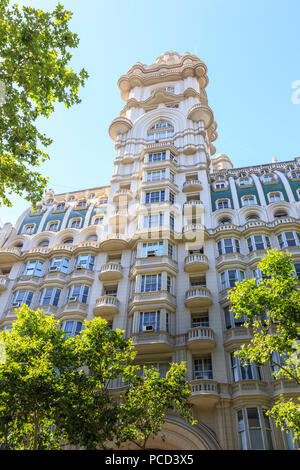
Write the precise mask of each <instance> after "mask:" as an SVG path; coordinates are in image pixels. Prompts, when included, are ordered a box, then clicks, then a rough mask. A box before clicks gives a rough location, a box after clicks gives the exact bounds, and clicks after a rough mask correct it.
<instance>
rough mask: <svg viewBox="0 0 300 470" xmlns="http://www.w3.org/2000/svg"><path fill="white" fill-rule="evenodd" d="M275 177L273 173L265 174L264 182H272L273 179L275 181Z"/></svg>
mask: <svg viewBox="0 0 300 470" xmlns="http://www.w3.org/2000/svg"><path fill="white" fill-rule="evenodd" d="M275 179H276V178H275V177H274V176H273V175H265V176H264V177H263V182H264V183H271V182H272V181H275Z"/></svg>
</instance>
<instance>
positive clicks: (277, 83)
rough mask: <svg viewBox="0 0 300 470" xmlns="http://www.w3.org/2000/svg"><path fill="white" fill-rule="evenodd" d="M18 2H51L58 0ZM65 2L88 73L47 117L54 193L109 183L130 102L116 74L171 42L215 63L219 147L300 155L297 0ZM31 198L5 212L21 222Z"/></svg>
mask: <svg viewBox="0 0 300 470" xmlns="http://www.w3.org/2000/svg"><path fill="white" fill-rule="evenodd" d="M12 3H14V2H12ZM17 3H18V4H19V5H23V4H24V5H30V6H32V7H36V8H42V9H44V10H52V9H54V8H55V5H56V4H57V1H56V0H19V1H18V2H17ZM61 3H62V4H63V5H64V6H65V7H66V8H67V9H69V10H71V11H73V18H72V21H71V29H72V30H73V31H74V32H76V33H77V34H78V35H79V37H80V44H79V47H78V49H77V50H75V51H74V53H73V58H72V63H71V65H72V66H73V68H74V70H77V71H78V70H79V69H80V68H81V67H84V68H85V69H86V70H87V71H88V72H89V74H90V78H89V80H88V82H87V84H86V87H85V88H84V89H82V90H81V92H80V96H81V98H82V103H81V104H80V105H77V106H74V107H73V108H71V109H69V110H67V109H65V108H64V107H63V106H57V108H56V111H55V113H54V114H53V115H52V116H51V117H50V118H49V119H48V120H43V121H41V122H40V129H41V130H43V131H44V132H45V133H46V134H47V135H48V136H49V137H51V138H52V139H53V140H54V143H53V144H52V145H51V147H48V153H49V154H50V157H51V159H50V161H49V162H47V163H45V164H43V167H42V169H41V171H42V174H43V175H47V176H49V178H50V180H49V188H53V189H54V190H55V192H56V193H62V192H67V191H74V190H77V189H85V188H92V187H97V186H104V185H108V184H109V183H110V179H111V176H112V172H113V160H114V157H115V150H114V142H113V141H112V140H111V139H110V137H109V135H108V127H109V125H110V123H111V121H112V119H114V118H115V117H116V116H118V115H119V112H120V110H121V109H122V108H123V106H124V102H123V101H122V100H121V97H120V93H119V89H118V87H117V81H118V78H119V77H120V76H121V75H122V74H124V73H126V72H127V70H128V69H129V68H130V67H131V66H132V65H133V64H134V63H136V62H142V63H145V64H150V63H153V62H154V60H155V58H156V57H157V56H158V55H159V54H161V53H162V52H165V51H168V50H176V51H178V52H179V53H180V54H183V53H184V52H187V51H188V52H190V53H192V54H196V55H198V56H199V57H200V58H201V59H202V60H203V61H204V62H205V63H206V65H207V67H208V77H209V84H208V87H207V88H206V91H207V94H208V100H209V104H210V106H211V108H212V109H213V111H214V115H215V120H216V122H217V124H218V129H217V131H218V139H217V140H216V141H215V142H214V145H215V146H216V149H217V152H216V153H225V154H227V155H228V156H229V157H230V158H231V160H232V162H233V164H234V166H236V167H240V166H247V165H252V164H260V163H268V162H270V161H271V159H272V157H277V158H278V161H285V160H290V159H293V158H294V157H296V156H300V136H299V134H300V132H299V129H300V126H299V124H300V103H299V104H295V103H293V101H292V96H293V94H294V95H295V93H296V94H297V89H296V90H295V89H293V88H292V85H293V83H294V82H296V81H297V80H299V81H300V54H299V52H300V51H299V49H300V41H299V18H300V2H299V0H285V1H283V0H251V1H250V0H243V1H241V0H190V1H187V0H185V1H184V0H161V1H158V0H152V2H146V1H145V0H126V1H123V0H109V1H104V0H84V1H83V0H61ZM299 83H300V82H299ZM299 89H300V86H299ZM297 97H298V98H300V92H299V93H298V94H297ZM27 207H28V203H27V202H26V201H23V200H22V199H20V198H14V207H13V208H5V207H2V208H1V209H0V218H1V220H2V222H8V221H9V222H12V223H15V222H16V220H17V218H18V216H19V215H20V214H21V212H22V211H23V210H25V209H26V208H27Z"/></svg>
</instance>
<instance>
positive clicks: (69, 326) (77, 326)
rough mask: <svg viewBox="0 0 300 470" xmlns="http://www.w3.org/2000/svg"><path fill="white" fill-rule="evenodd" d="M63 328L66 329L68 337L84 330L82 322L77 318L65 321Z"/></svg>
mask: <svg viewBox="0 0 300 470" xmlns="http://www.w3.org/2000/svg"><path fill="white" fill-rule="evenodd" d="M62 329H63V330H64V333H65V337H66V338H72V337H74V336H76V335H79V334H80V332H81V330H82V322H81V321H75V320H68V321H64V322H63V324H62Z"/></svg>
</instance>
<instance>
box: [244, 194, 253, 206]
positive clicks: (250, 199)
mask: <svg viewBox="0 0 300 470" xmlns="http://www.w3.org/2000/svg"><path fill="white" fill-rule="evenodd" d="M242 201H243V206H251V205H253V204H256V198H255V196H244V197H243V198H242Z"/></svg>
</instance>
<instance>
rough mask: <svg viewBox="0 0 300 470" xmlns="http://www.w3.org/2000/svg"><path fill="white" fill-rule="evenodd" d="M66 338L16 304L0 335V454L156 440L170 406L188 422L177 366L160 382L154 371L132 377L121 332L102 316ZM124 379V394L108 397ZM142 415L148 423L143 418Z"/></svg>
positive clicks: (130, 353)
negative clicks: (14, 315) (115, 382)
mask: <svg viewBox="0 0 300 470" xmlns="http://www.w3.org/2000/svg"><path fill="white" fill-rule="evenodd" d="M84 324H85V328H84V329H83V330H82V332H81V334H80V335H77V336H75V337H72V338H66V337H65V335H64V331H63V330H62V329H61V328H60V324H59V322H58V321H56V320H55V319H54V317H53V316H49V315H44V314H43V312H42V311H41V310H38V311H33V310H30V309H29V307H28V306H27V305H23V306H22V307H21V308H20V309H19V312H18V317H17V321H16V322H15V323H14V325H13V329H12V330H11V331H4V332H1V333H0V343H1V341H2V342H3V343H4V345H5V355H4V354H2V355H1V357H2V361H0V445H1V447H2V448H5V449H59V448H61V446H62V445H63V443H64V442H68V444H71V445H75V446H80V447H83V448H86V449H97V448H103V449H105V448H108V446H111V445H112V442H113V441H114V442H116V443H117V444H121V443H122V442H125V441H127V440H134V441H140V440H141V439H143V440H144V446H145V445H146V442H147V440H148V438H149V437H150V436H155V435H156V434H157V433H158V432H159V431H160V430H161V427H162V425H163V422H164V418H165V414H166V412H167V411H168V409H169V408H176V409H177V410H178V411H179V413H180V414H181V416H183V417H185V418H188V419H189V420H190V421H191V422H193V420H192V418H191V414H190V411H191V408H190V405H189V404H188V402H187V400H188V398H189V395H190V391H189V386H188V383H187V381H186V379H185V372H186V370H185V367H184V365H183V364H182V365H172V366H171V368H170V370H169V372H168V374H167V377H166V379H163V378H159V374H158V373H157V372H155V371H145V375H144V377H137V376H136V372H137V370H138V369H139V367H138V366H134V365H133V361H134V358H135V355H136V353H135V352H134V349H133V346H132V344H131V340H126V339H125V338H124V336H123V332H122V331H121V330H115V331H112V330H110V328H109V326H108V323H107V322H106V321H105V320H104V319H101V318H94V319H93V320H91V321H85V322H84ZM121 377H122V378H123V380H124V381H125V382H126V383H128V384H129V388H128V391H127V392H126V393H125V394H124V397H121V400H120V398H119V397H118V396H117V395H115V394H114V393H112V390H111V388H110V385H111V384H112V381H113V380H116V379H118V380H119V379H120V378H121ZM145 410H147V419H145V417H143V415H145Z"/></svg>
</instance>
